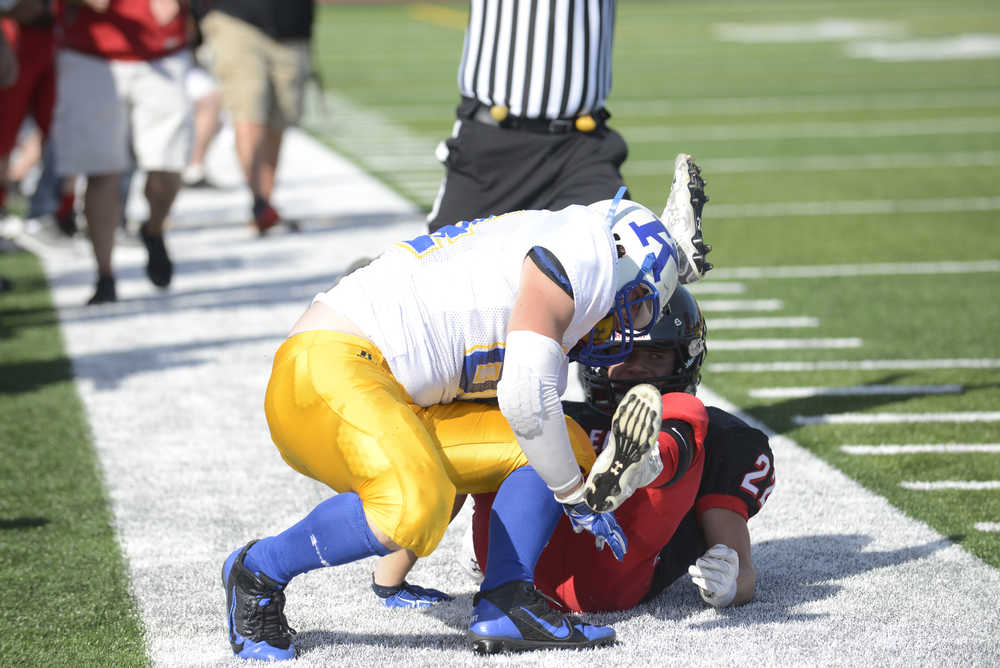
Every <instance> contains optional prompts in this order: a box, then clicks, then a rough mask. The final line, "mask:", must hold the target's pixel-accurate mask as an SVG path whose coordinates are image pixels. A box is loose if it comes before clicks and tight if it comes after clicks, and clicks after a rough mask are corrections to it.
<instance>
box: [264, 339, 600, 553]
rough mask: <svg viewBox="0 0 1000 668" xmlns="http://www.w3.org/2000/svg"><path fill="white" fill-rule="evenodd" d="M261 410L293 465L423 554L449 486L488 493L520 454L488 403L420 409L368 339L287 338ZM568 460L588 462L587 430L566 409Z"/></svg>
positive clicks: (519, 462) (440, 520) (442, 518)
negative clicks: (350, 497) (350, 496)
mask: <svg viewBox="0 0 1000 668" xmlns="http://www.w3.org/2000/svg"><path fill="white" fill-rule="evenodd" d="M265 411H266V414H267V422H268V426H269V427H270V430H271V438H272V439H273V440H274V443H275V445H277V447H278V451H279V452H280V453H281V456H282V457H283V458H284V460H285V461H286V462H287V463H288V465H289V466H291V467H292V468H293V469H295V470H296V471H298V472H299V473H302V474H303V475H307V476H309V477H310V478H315V479H316V480H319V481H321V482H323V483H325V484H327V485H329V486H330V487H332V488H333V489H335V490H336V491H338V492H348V491H351V492H356V493H357V494H358V496H360V497H361V501H362V503H363V505H364V509H365V515H366V517H367V518H368V521H369V522H371V523H372V524H374V525H375V526H376V527H378V528H379V529H380V530H381V531H382V532H383V533H385V534H386V535H387V536H389V538H391V539H392V541H393V542H394V543H396V544H397V545H399V546H401V547H404V548H408V549H411V550H413V551H414V552H415V553H416V554H417V555H418V556H426V555H428V554H430V553H431V552H432V551H433V550H434V548H435V547H436V546H437V544H438V542H440V540H441V537H442V536H443V535H444V531H445V529H446V528H447V527H448V522H449V520H450V519H451V510H452V505H453V503H454V499H455V494H456V493H457V494H477V493H480V492H493V491H496V490H497V489H498V488H499V487H500V483H502V482H503V481H504V479H505V478H506V477H507V476H508V475H510V473H511V472H512V471H514V470H515V469H517V468H519V467H521V466H524V465H526V464H527V463H528V460H527V458H526V457H525V456H524V453H523V452H522V451H521V447H520V446H519V445H518V443H517V439H516V438H515V437H514V433H513V431H512V430H511V428H510V426H509V425H508V423H507V420H506V419H505V418H504V417H503V415H502V414H501V413H500V409H499V408H498V407H497V406H496V404H495V403H481V402H466V401H458V402H454V403H451V404H441V405H436V406H430V407H427V408H421V407H419V406H417V405H415V404H414V403H413V402H412V400H411V399H410V397H409V396H408V395H407V393H406V390H404V389H403V387H402V386H401V385H400V384H399V383H398V382H397V381H396V379H395V378H394V377H393V375H392V372H391V371H390V370H389V366H388V364H387V363H386V362H385V360H384V358H383V357H382V353H381V352H379V350H378V348H376V347H375V346H374V345H373V344H372V343H371V342H370V341H367V340H365V339H361V338H358V337H355V336H350V335H348V334H341V333H339V332H331V331H325V330H317V331H310V332H303V333H301V334H298V335H296V336H293V337H291V338H290V339H288V340H286V341H285V342H284V343H283V344H282V346H281V347H280V348H279V349H278V352H277V354H276V355H275V358H274V368H273V369H272V372H271V380H270V383H268V387H267V395H266V398H265ZM566 424H567V428H568V430H569V435H570V442H571V443H572V445H573V451H574V453H575V454H576V458H577V462H578V463H579V464H580V466H581V467H582V469H583V470H584V471H585V472H586V471H589V470H590V467H591V465H592V464H593V462H594V450H593V447H592V446H591V443H590V439H589V438H588V436H587V434H586V433H585V432H584V431H583V429H581V428H580V427H579V426H578V425H577V424H576V423H575V422H573V421H572V420H570V419H569V418H567V420H566Z"/></svg>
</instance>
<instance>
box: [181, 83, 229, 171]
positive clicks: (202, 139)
mask: <svg viewBox="0 0 1000 668" xmlns="http://www.w3.org/2000/svg"><path fill="white" fill-rule="evenodd" d="M221 108H222V93H220V92H219V91H214V92H211V93H209V94H207V95H205V96H204V97H202V98H201V99H200V100H198V101H197V102H196V103H195V107H194V145H193V146H192V147H191V159H190V160H189V161H188V166H189V167H192V166H193V167H197V168H201V169H202V170H203V169H204V166H205V155H206V154H207V153H208V147H209V145H210V144H211V143H212V139H213V138H214V137H215V134H216V133H217V132H218V131H219V128H220V127H221V125H222V124H221V123H220V121H219V112H220V110H221Z"/></svg>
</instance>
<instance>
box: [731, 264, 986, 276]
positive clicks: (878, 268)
mask: <svg viewBox="0 0 1000 668" xmlns="http://www.w3.org/2000/svg"><path fill="white" fill-rule="evenodd" d="M996 271H1000V260H978V261H977V260H974V261H971V262H963V261H948V262H878V263H873V264H826V265H812V266H808V265H806V266H794V265H790V266H785V267H733V268H730V269H726V268H721V269H713V270H712V278H713V279H716V278H721V279H725V278H729V279H741V280H745V279H752V278H831V277H835V276H913V275H920V274H975V273H981V272H996Z"/></svg>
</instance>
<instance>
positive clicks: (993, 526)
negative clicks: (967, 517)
mask: <svg viewBox="0 0 1000 668" xmlns="http://www.w3.org/2000/svg"><path fill="white" fill-rule="evenodd" d="M973 526H974V527H975V528H976V531H989V532H996V531H1000V522H976V523H975V524H974V525H973Z"/></svg>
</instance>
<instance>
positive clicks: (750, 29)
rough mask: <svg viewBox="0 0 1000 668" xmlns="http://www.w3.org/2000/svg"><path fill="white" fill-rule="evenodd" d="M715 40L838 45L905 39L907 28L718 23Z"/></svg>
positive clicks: (891, 24) (835, 22)
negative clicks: (865, 40)
mask: <svg viewBox="0 0 1000 668" xmlns="http://www.w3.org/2000/svg"><path fill="white" fill-rule="evenodd" d="M712 33H713V34H714V36H715V38H716V39H718V40H721V41H725V42H740V43H742V44H776V43H777V44H788V43H798V42H838V41H842V40H855V39H861V38H865V37H867V38H872V37H901V36H902V35H904V34H906V26H905V24H904V23H903V22H901V21H857V20H853V19H833V18H830V19H818V20H816V21H798V22H792V21H782V22H776V23H716V24H714V25H713V26H712Z"/></svg>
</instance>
